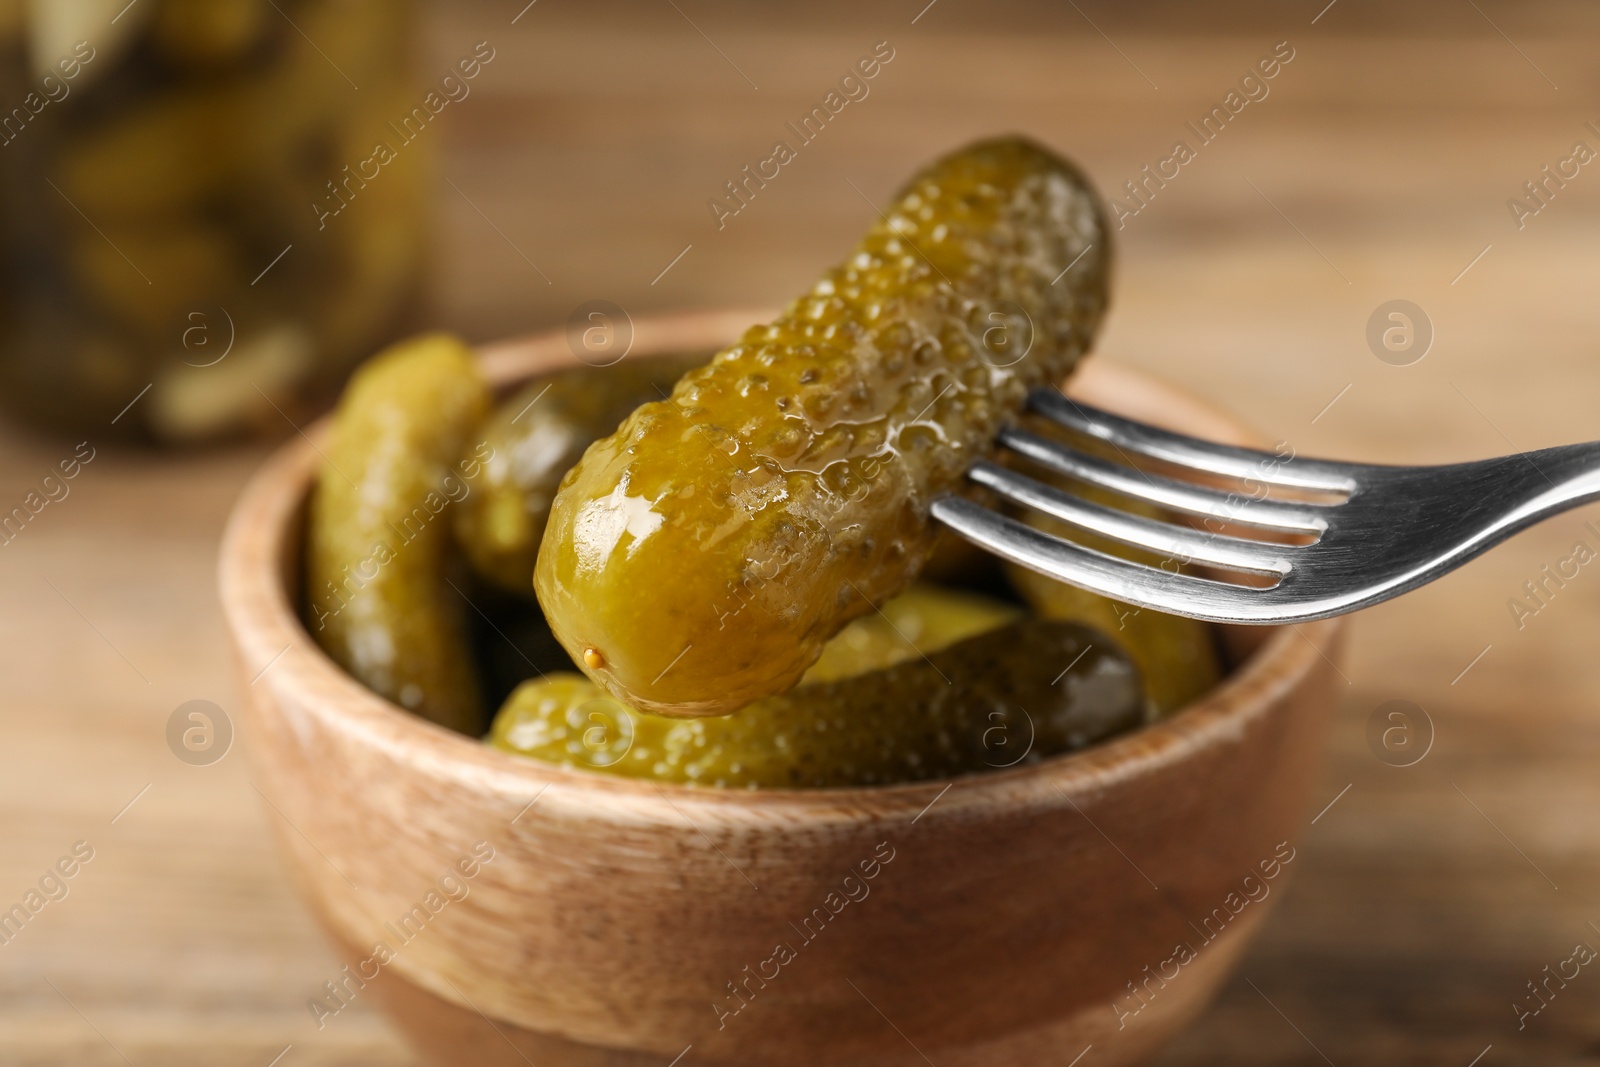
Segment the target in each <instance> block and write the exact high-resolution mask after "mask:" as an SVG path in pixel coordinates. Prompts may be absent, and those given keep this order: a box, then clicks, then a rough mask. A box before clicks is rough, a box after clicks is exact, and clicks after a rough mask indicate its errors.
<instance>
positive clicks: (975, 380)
mask: <svg viewBox="0 0 1600 1067" xmlns="http://www.w3.org/2000/svg"><path fill="white" fill-rule="evenodd" d="M1109 251H1110V249H1109V233H1108V230H1107V227H1106V220H1105V216H1104V213H1103V210H1102V208H1101V206H1100V203H1099V201H1098V199H1097V197H1096V196H1095V194H1094V192H1093V191H1092V189H1091V188H1090V187H1089V185H1088V183H1087V181H1086V180H1085V179H1084V178H1083V177H1082V175H1080V174H1079V173H1078V171H1077V170H1076V169H1075V168H1074V167H1072V166H1071V165H1070V164H1068V163H1066V162H1065V161H1063V160H1061V159H1060V158H1058V157H1057V156H1055V155H1053V154H1052V153H1050V152H1049V151H1047V150H1045V149H1043V148H1041V147H1039V146H1037V145H1035V144H1033V143H1031V142H1029V141H1025V140H1022V139H1019V138H1004V139H998V140H992V141H986V142H982V143H979V144H976V145H973V146H971V147H969V148H967V149H964V150H962V151H959V152H956V153H954V154H952V155H950V156H948V157H946V158H944V159H942V160H940V161H938V162H936V163H934V164H933V165H932V166H931V167H929V168H928V169H926V170H924V171H923V172H922V173H921V174H919V175H918V176H917V177H915V178H914V179H913V180H912V181H911V183H910V184H909V185H908V186H907V188H906V189H905V190H904V191H903V192H901V193H900V194H899V196H898V197H897V198H896V199H895V200H894V201H893V202H892V203H891V204H889V205H888V207H887V210H886V214H885V215H884V216H883V217H882V219H881V221H879V222H877V223H875V224H874V225H873V226H872V228H871V229H870V230H869V231H868V232H867V235H866V237H865V238H864V239H863V240H862V242H861V244H860V245H859V246H858V248H857V249H856V251H855V252H854V253H853V254H852V255H851V256H850V257H849V258H848V259H847V260H846V261H845V262H844V263H843V264H842V265H840V266H839V267H836V268H834V269H832V270H830V271H828V272H827V273H826V274H825V275H824V276H823V278H822V279H821V280H820V281H819V282H818V283H817V284H816V285H815V286H814V287H813V288H812V289H811V291H810V292H808V293H807V294H806V295H804V296H802V297H800V298H799V299H798V300H796V301H795V302H794V303H793V304H791V305H790V306H789V308H788V309H787V310H786V311H785V312H784V313H783V315H781V316H780V317H779V318H778V319H777V320H776V321H774V322H773V323H771V324H770V325H766V326H756V327H753V328H752V329H750V330H749V331H747V332H746V333H745V335H744V337H743V338H742V339H741V340H740V341H739V342H738V343H737V344H735V345H733V346H731V347H729V348H727V349H725V350H723V351H722V352H720V353H719V354H718V355H717V356H716V357H715V359H714V360H713V361H712V363H711V364H709V365H708V366H706V367H704V368H702V369H700V370H697V371H693V372H691V373H690V374H688V375H686V376H685V377H684V378H683V379H682V380H680V381H679V382H678V385H677V387H676V388H675V389H674V390H673V394H672V397H671V398H670V399H669V400H665V401H661V402H657V403H652V404H646V405H645V406H643V407H641V408H640V409H639V410H637V411H636V412H634V414H633V415H631V416H630V417H629V418H628V420H627V421H626V422H624V423H623V425H622V427H621V428H620V429H619V430H618V431H617V432H616V433H615V434H613V435H612V436H611V437H609V438H606V439H604V440H602V441H599V442H597V443H596V444H595V445H594V446H592V447H591V448H590V449H589V450H588V452H587V453H585V455H584V457H583V460H582V462H580V463H579V464H578V466H577V467H575V468H574V469H573V470H572V471H570V472H569V473H568V474H567V476H566V478H565V479H564V480H563V481H562V484H561V489H560V492H559V493H558V494H557V496H556V500H555V504H554V506H553V507H552V509H551V513H550V519H549V524H548V527H547V529H546V532H545V537H544V541H543V543H542V546H541V551H540V553H539V559H538V565H537V568H536V577H535V585H536V588H537V591H538V596H539V601H540V603H541V604H542V605H543V607H544V609H545V613H546V615H547V617H548V618H549V620H550V623H551V626H552V628H553V629H554V631H555V633H556V636H557V637H558V638H559V639H560V640H561V642H562V645H563V646H564V647H565V648H566V649H567V651H568V652H569V653H570V654H571V655H572V656H573V659H574V661H575V662H577V663H579V664H580V665H581V666H582V667H583V669H584V670H585V672H586V673H587V674H589V676H590V677H591V678H593V679H594V680H595V681H596V682H597V683H598V684H600V685H601V686H602V687H603V688H605V689H606V690H607V691H608V692H609V693H610V694H611V695H612V696H614V697H616V698H617V699H618V700H620V701H622V702H623V703H625V704H628V705H630V706H633V707H638V708H641V709H644V710H649V711H656V712H660V713H663V714H673V715H683V716H697V715H715V714H720V713H725V712H728V711H732V710H734V709H737V708H740V707H743V706H744V705H746V704H749V703H751V702H752V701H755V700H758V699H760V698H762V697H766V696H771V695H772V694H775V693H780V692H782V691H783V690H786V689H788V688H790V687H791V686H793V685H794V684H795V683H796V682H798V681H799V680H800V678H801V676H802V675H803V674H804V673H805V671H806V670H807V669H808V668H809V667H810V666H811V665H812V663H813V662H814V661H815V660H816V659H817V657H818V656H819V655H820V654H821V651H822V648H823V646H824V644H825V643H826V642H827V641H828V639H829V638H831V637H832V636H833V635H834V634H835V633H837V632H838V631H839V630H840V629H841V628H842V627H843V626H844V625H845V624H846V623H848V622H849V621H850V620H851V619H853V618H856V617H858V616H861V615H864V614H867V613H869V612H872V611H873V610H874V605H877V604H880V603H881V602H883V601H884V600H886V599H888V598H890V597H892V596H894V595H895V594H897V593H899V592H901V591H902V590H904V589H905V588H907V587H908V586H909V585H910V584H911V582H912V581H913V580H914V579H915V577H916V576H917V573H918V571H919V570H920V569H921V567H922V565H923V563H924V562H925V561H926V560H927V558H928V556H929V554H930V552H931V551H932V549H933V546H934V543H935V540H936V536H937V529H936V527H935V526H934V525H933V524H932V522H931V521H930V519H929V517H928V510H927V509H928V505H929V503H930V502H931V501H932V500H933V499H934V498H935V497H937V496H938V495H940V494H942V493H947V492H960V491H963V490H964V484H963V479H964V474H965V471H966V469H967V467H968V465H969V464H970V463H971V461H972V460H973V459H975V458H977V457H979V456H983V455H986V454H988V453H989V452H990V451H991V450H992V449H993V440H994V436H995V433H996V431H997V430H998V429H999V427H1000V426H1001V425H1002V424H1003V423H1004V422H1006V421H1007V420H1009V419H1012V418H1013V417H1014V416H1015V414H1016V412H1017V411H1018V410H1019V409H1020V408H1021V406H1022V403H1023V400H1024V398H1025V396H1026V393H1027V391H1028V389H1030V388H1031V387H1033V386H1036V385H1041V384H1045V383H1053V382H1057V381H1060V380H1061V379H1062V378H1063V377H1064V376H1065V375H1066V374H1067V373H1068V372H1069V371H1070V370H1071V369H1072V368H1073V366H1074V365H1075V364H1076V363H1077V361H1078V359H1079V358H1080V357H1081V356H1082V355H1083V354H1084V352H1085V351H1086V350H1087V348H1088V347H1089V344H1090V342H1091V340H1092V338H1093V335H1094V332H1095V329H1096V328H1097V326H1098V324H1099V321H1100V318H1101V315H1102V313H1103V311H1104V309H1105V305H1106V273H1107V269H1108V265H1109V259H1110V257H1109ZM907 669H914V668H907Z"/></svg>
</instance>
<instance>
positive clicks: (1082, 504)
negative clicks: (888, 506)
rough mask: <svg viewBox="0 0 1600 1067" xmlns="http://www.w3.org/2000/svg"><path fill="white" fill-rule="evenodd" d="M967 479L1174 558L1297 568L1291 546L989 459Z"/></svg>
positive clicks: (1255, 568)
mask: <svg viewBox="0 0 1600 1067" xmlns="http://www.w3.org/2000/svg"><path fill="white" fill-rule="evenodd" d="M967 477H969V478H971V479H972V480H973V481H974V482H977V483H978V484H979V485H983V486H987V487H988V488H990V489H993V490H994V491H995V492H997V493H999V494H1000V495H1001V496H1003V497H1005V498H1006V499H1008V500H1011V501H1014V502H1016V503H1018V504H1021V505H1023V506H1024V507H1031V508H1034V509H1036V510H1038V511H1042V512H1044V513H1045V514H1047V515H1053V516H1055V517H1056V518H1058V519H1062V520H1065V521H1066V522H1069V523H1072V524H1073V525H1074V526H1077V527H1079V528H1080V529H1084V530H1088V531H1091V532H1093V533H1097V534H1101V535H1102V536H1105V537H1110V538H1112V539H1114V540H1117V541H1121V542H1123V543H1124V544H1128V545H1133V546H1135V547H1137V548H1146V549H1150V550H1151V551H1153V552H1159V553H1161V554H1163V555H1165V556H1166V557H1167V558H1168V559H1170V560H1175V561H1178V562H1183V563H1188V562H1196V563H1209V564H1212V565H1214V566H1218V567H1226V568H1228V569H1230V570H1236V571H1248V572H1250V573H1253V574H1276V575H1279V576H1282V575H1285V574H1288V573H1289V571H1290V569H1291V567H1292V564H1291V563H1290V562H1289V560H1288V559H1287V558H1286V550H1288V549H1289V546H1287V545H1272V544H1263V543H1261V542H1259V541H1250V540H1246V539H1244V538H1240V537H1227V536H1224V535H1221V534H1212V533H1206V532H1203V531H1201V530H1195V529H1192V528H1190V527H1186V526H1175V525H1173V524H1172V523H1167V522H1158V521H1156V520H1154V519H1147V518H1144V517H1143V516H1139V515H1132V514H1129V513H1128V512H1126V511H1118V510H1117V509H1115V508H1108V507H1103V506H1101V505H1099V504H1095V503H1092V502H1091V501H1087V500H1084V499H1082V498H1081V497H1076V496H1073V495H1072V494H1071V493H1064V492H1062V491H1061V490H1059V489H1056V488H1054V487H1052V486H1048V485H1046V484H1044V483H1043V482H1039V481H1035V480H1034V479H1032V478H1028V477H1026V476H1024V475H1021V474H1018V473H1017V472H1015V471H1010V470H1007V469H1005V468H1004V467H1001V466H998V465H996V464H994V463H990V462H988V461H984V460H980V461H979V462H977V463H975V464H973V466H972V469H971V470H970V471H968V472H967Z"/></svg>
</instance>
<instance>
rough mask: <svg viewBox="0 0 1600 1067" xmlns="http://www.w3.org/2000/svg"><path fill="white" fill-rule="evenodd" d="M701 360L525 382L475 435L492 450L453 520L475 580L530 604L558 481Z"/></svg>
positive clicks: (629, 365)
mask: <svg viewBox="0 0 1600 1067" xmlns="http://www.w3.org/2000/svg"><path fill="white" fill-rule="evenodd" d="M709 358H710V356H709V354H702V355H696V356H682V355H676V356H660V357H656V358H646V359H629V360H623V361H622V362H621V363H617V364H615V365H613V366H609V367H576V368H573V369H572V370H566V371H561V372H559V373H556V374H549V375H545V376H543V377H540V378H535V379H534V380H533V381H531V382H529V383H528V384H527V385H526V386H524V387H523V388H522V389H520V390H518V391H517V392H516V393H514V394H512V396H511V397H510V398H509V399H507V400H506V401H505V402H503V403H502V404H501V405H500V406H499V407H497V408H496V409H495V412H494V414H493V415H491V416H490V418H489V421H488V422H487V423H486V424H485V425H484V428H483V439H484V441H485V442H487V443H488V444H489V446H490V447H491V448H493V450H494V458H493V459H491V460H490V461H489V462H488V463H486V464H484V470H483V478H482V480H481V483H480V484H479V485H478V486H477V487H476V491H475V492H474V493H473V494H472V495H471V496H470V497H468V498H467V499H466V500H464V501H462V502H461V507H460V508H459V509H458V510H457V511H456V514H455V532H456V540H457V541H458V542H459V543H460V545H461V547H462V549H463V550H464V551H465V552H466V556H467V560H468V561H469V562H470V563H471V564H472V568H473V570H475V571H477V572H478V574H479V576H480V577H482V578H484V579H486V580H488V581H490V582H493V583H494V584H495V585H497V586H499V587H500V588H502V589H505V590H507V591H509V592H513V593H520V594H521V595H523V596H527V597H531V596H533V564H534V560H535V559H536V558H537V556H538V554H539V541H540V539H541V538H543V537H544V528H545V521H546V519H547V518H548V517H549V515H550V503H551V501H552V500H554V499H555V495H556V489H557V487H558V486H559V485H560V484H561V477H562V475H564V474H566V473H567V471H569V470H571V469H572V467H573V465H574V464H576V463H577V462H578V460H579V459H580V458H581V457H582V456H583V450H584V449H586V448H588V447H589V446H590V445H591V444H593V443H594V442H595V441H597V440H599V439H600V438H602V437H604V436H606V435H607V434H609V433H613V432H615V430H616V428H617V426H618V424H620V423H621V422H622V420H623V419H625V418H627V417H628V415H629V414H630V413H632V411H633V410H634V408H637V407H638V406H639V405H640V404H645V403H648V402H650V401H652V400H660V399H661V398H662V397H664V396H667V395H668V394H669V393H671V392H672V386H673V383H675V382H676V381H677V380H678V379H679V378H681V377H683V375H684V373H685V372H686V371H689V370H691V369H692V368H694V367H698V366H701V365H702V364H704V363H705V362H706V361H707V360H708V359H709Z"/></svg>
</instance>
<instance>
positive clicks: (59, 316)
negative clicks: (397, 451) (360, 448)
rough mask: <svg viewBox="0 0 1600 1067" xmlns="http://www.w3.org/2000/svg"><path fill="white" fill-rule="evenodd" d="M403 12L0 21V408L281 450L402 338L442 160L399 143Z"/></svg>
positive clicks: (93, 0)
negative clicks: (268, 433) (381, 155)
mask: <svg viewBox="0 0 1600 1067" xmlns="http://www.w3.org/2000/svg"><path fill="white" fill-rule="evenodd" d="M409 9H410V5H408V4H403V3H397V2H394V0H278V2H276V3H267V2H265V0H139V2H138V3H133V4H130V3H128V2H127V0H8V2H5V3H0V118H3V119H4V120H5V121H3V122H0V271H3V274H4V281H5V284H4V285H3V286H0V344H3V349H0V401H3V402H4V403H5V405H6V406H7V407H8V408H9V409H10V410H11V412H12V413H13V414H15V415H16V416H18V417H22V418H25V419H28V420H29V421H32V422H35V423H38V424H42V425H44V426H46V427H47V428H52V429H59V430H67V429H93V430H94V431H96V432H98V433H102V434H104V433H131V434H137V435H143V436H146V437H152V438H155V439H158V440H163V441H168V442H190V441H197V440H201V439H205V438H210V437H214V436H217V435H221V434H226V433H230V432H234V431H237V430H239V429H241V428H250V427H252V426H255V425H256V424H260V425H261V426H265V427H271V428H272V429H274V430H282V429H284V428H286V426H285V423H284V419H283V415H284V414H285V413H287V414H289V415H291V416H296V415H298V414H299V413H309V412H310V411H312V410H314V405H315V404H317V403H321V402H325V400H326V398H327V396H328V395H329V394H331V392H332V391H333V389H334V388H336V386H337V384H338V383H339V382H340V381H342V380H343V378H344V376H345V374H346V373H347V372H348V371H349V369H350V367H351V366H353V365H354V364H355V363H356V362H357V361H358V360H359V359H361V358H362V357H363V356H365V355H367V354H369V353H370V352H371V351H372V349H373V347H374V346H375V345H376V344H379V343H382V342H384V341H385V340H387V339H389V338H390V337H392V336H394V335H395V334H396V332H397V331H398V330H401V329H403V328H404V327H405V325H406V322H407V320H408V318H409V312H408V309H409V308H410V307H412V306H414V304H415V297H416V295H417V294H418V292H419V291H420V281H421V275H422V270H423V266H424V252H425V247H424V239H425V236H426V221H425V220H426V218H427V212H426V210H425V201H426V196H427V190H428V183H427V178H428V175H429V172H430V170H431V160H430V158H429V157H430V154H431V152H432V141H433V140H436V135H433V134H427V133H424V134H423V135H421V136H418V137H416V138H415V139H414V141H412V142H409V143H402V142H401V140H400V135H399V134H398V133H396V132H395V129H394V128H393V127H392V126H391V123H401V122H403V121H404V120H405V119H406V117H407V116H409V115H411V114H412V113H413V112H412V109H413V108H414V107H416V106H418V105H420V104H421V103H422V102H423V100H424V96H425V94H424V91H423V88H424V87H419V86H418V85H417V84H416V83H415V81H414V80H413V78H412V76H411V71H410V69H409V60H410V56H409V52H410V47H411V17H410V14H409ZM312 42H315V43H312ZM379 142H384V143H392V144H395V145H400V147H399V148H398V149H397V153H396V156H395V158H394V159H393V161H392V162H391V163H388V164H387V165H385V166H384V167H383V168H382V170H381V173H376V174H375V173H373V172H372V171H371V170H366V171H365V172H363V161H367V160H369V158H370V157H371V156H372V155H373V152H374V146H375V145H376V144H378V143H379ZM329 205H332V206H333V207H336V208H341V210H339V211H338V212H337V217H330V215H331V214H332V212H331V209H330V208H329ZM344 206H348V207H349V210H342V208H343V207H344ZM135 397H138V398H139V399H138V403H137V404H133V403H132V401H133V400H134V399H135ZM274 406H276V410H275V408H274Z"/></svg>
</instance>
